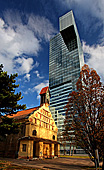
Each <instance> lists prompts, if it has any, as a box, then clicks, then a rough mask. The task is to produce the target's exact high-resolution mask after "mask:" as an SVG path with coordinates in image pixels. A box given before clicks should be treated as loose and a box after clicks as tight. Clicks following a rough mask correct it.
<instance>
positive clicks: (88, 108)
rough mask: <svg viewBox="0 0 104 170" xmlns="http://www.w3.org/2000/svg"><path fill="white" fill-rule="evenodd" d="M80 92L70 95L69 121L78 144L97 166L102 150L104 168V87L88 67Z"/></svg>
mask: <svg viewBox="0 0 104 170" xmlns="http://www.w3.org/2000/svg"><path fill="white" fill-rule="evenodd" d="M76 87H77V91H76V92H75V91H73V92H72V93H70V94H69V98H68V103H67V105H66V110H67V111H66V118H67V115H70V116H69V119H68V118H67V121H68V120H69V122H70V120H72V127H73V128H74V135H75V141H76V144H77V145H78V146H80V147H81V148H82V149H84V150H85V152H86V153H87V154H89V156H90V158H91V160H92V161H94V162H95V166H96V164H97V159H96V154H95V150H96V149H98V152H99V155H100V158H103V166H104V86H103V84H102V83H101V81H100V77H99V75H98V74H97V72H96V71H95V70H94V69H90V68H89V67H88V65H84V66H83V67H82V70H81V72H80V77H79V79H78V81H77V84H76Z"/></svg>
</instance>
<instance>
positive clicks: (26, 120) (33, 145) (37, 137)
mask: <svg viewBox="0 0 104 170" xmlns="http://www.w3.org/2000/svg"><path fill="white" fill-rule="evenodd" d="M40 96H41V102H40V106H39V107H35V108H31V109H27V110H23V111H19V112H17V114H14V115H12V116H8V117H9V118H14V119H15V120H16V122H20V123H21V131H20V133H19V134H17V136H16V135H15V136H14V135H10V136H8V137H7V145H8V147H7V153H6V156H9V155H10V153H12V155H11V156H10V157H15V154H16V153H18V158H34V157H38V158H53V157H54V156H57V157H58V156H59V155H60V153H59V152H60V144H59V143H58V142H57V131H58V129H57V126H56V125H55V122H54V119H53V118H52V115H51V112H50V110H49V97H50V94H49V88H48V87H45V88H43V89H42V90H41V92H40ZM13 141H14V142H13Z"/></svg>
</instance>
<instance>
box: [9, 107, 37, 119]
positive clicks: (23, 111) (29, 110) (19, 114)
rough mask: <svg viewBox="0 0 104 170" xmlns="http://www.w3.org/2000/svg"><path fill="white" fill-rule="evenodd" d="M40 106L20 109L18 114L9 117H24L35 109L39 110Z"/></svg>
mask: <svg viewBox="0 0 104 170" xmlns="http://www.w3.org/2000/svg"><path fill="white" fill-rule="evenodd" d="M38 108H39V107H34V108H31V109H27V110H22V111H18V112H17V113H16V114H13V115H8V117H9V118H14V119H23V118H25V117H26V116H28V115H29V114H31V113H32V112H33V111H35V110H37V109H38Z"/></svg>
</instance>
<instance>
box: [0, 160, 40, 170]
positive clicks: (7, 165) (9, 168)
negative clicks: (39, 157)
mask: <svg viewBox="0 0 104 170" xmlns="http://www.w3.org/2000/svg"><path fill="white" fill-rule="evenodd" d="M20 169H22V170H42V169H36V168H30V167H25V166H17V165H12V164H11V162H8V161H1V160H0V170H20Z"/></svg>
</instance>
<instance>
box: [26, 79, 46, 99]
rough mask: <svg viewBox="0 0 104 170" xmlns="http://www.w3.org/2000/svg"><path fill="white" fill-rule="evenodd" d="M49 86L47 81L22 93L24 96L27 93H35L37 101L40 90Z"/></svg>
mask: <svg viewBox="0 0 104 170" xmlns="http://www.w3.org/2000/svg"><path fill="white" fill-rule="evenodd" d="M46 86H49V80H44V82H42V83H40V84H38V85H36V86H34V87H33V88H28V90H26V91H25V92H23V93H24V94H28V93H29V92H32V93H34V92H35V91H36V92H37V94H38V96H37V99H39V93H40V91H41V89H42V88H43V87H46Z"/></svg>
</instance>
